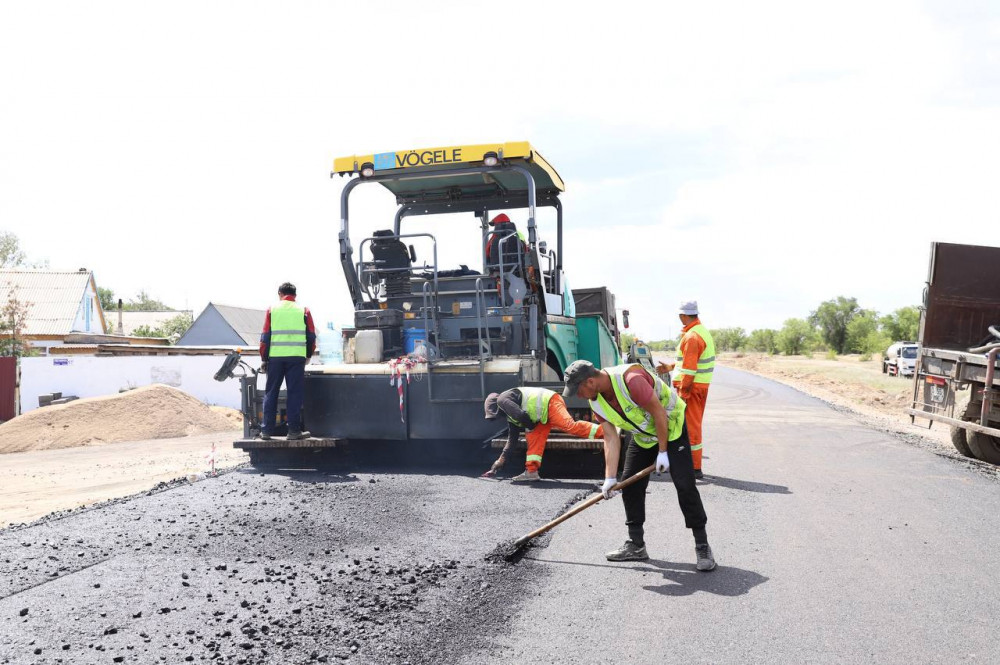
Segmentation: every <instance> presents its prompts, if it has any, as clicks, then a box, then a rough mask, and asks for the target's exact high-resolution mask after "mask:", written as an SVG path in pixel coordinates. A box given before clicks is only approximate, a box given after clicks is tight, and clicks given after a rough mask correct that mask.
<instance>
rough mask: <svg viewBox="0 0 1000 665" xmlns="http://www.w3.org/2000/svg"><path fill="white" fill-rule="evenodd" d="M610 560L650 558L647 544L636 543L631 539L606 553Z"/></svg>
mask: <svg viewBox="0 0 1000 665" xmlns="http://www.w3.org/2000/svg"><path fill="white" fill-rule="evenodd" d="M604 557H605V558H606V559H607V560H608V561H645V560H647V559H648V558H649V555H648V554H647V553H646V546H645V545H636V544H635V543H633V542H632V541H631V540H626V541H625V544H624V545H622V546H621V547H619V548H618V549H616V550H613V551H611V552H608V553H607V554H605V555H604Z"/></svg>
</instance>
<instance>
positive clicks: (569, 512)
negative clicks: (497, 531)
mask: <svg viewBox="0 0 1000 665" xmlns="http://www.w3.org/2000/svg"><path fill="white" fill-rule="evenodd" d="M654 468H656V465H655V464H654V465H653V466H650V467H648V468H645V469H643V470H642V471H640V472H639V473H637V474H635V475H634V476H630V477H629V478H626V479H625V480H623V481H621V482H620V483H618V484H616V485H614V486H612V487H611V489H612V491H615V490H621V489H624V488H626V487H628V486H629V485H631V484H632V483H634V482H637V481H639V480H641V479H643V478H645V477H646V476H648V475H649V474H651V473H653V469H654ZM603 498H604V495H603V494H601V493H600V492H598V493H597V494H595V495H594V496H592V497H590V498H589V499H587V500H586V501H584V502H583V503H581V504H579V505H576V506H574V507H572V508H570V509H569V510H567V511H566V512H565V513H563V514H562V515H560V516H559V517H557V518H555V519H554V520H552V521H551V522H549V523H548V524H546V525H545V526H542V527H539V528H537V529H535V530H534V531H532V532H531V533H528V534H525V535H523V536H521V537H520V538H518V539H517V540H515V541H514V545H513V546H514V547H515V548H518V547H520V546H521V545H524V544H525V543H526V542H528V541H529V540H531V539H532V538H537V537H538V536H540V535H542V534H543V533H545V532H546V531H549V530H551V529H552V528H553V527H555V526H557V525H559V524H561V523H563V522H565V521H566V520H568V519H569V518H571V517H573V516H574V515H576V514H577V513H580V512H583V511H584V510H586V509H587V508H590V507H591V506H592V505H594V504H595V503H598V502H599V501H601V499H603Z"/></svg>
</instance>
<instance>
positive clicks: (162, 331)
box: [132, 312, 625, 344]
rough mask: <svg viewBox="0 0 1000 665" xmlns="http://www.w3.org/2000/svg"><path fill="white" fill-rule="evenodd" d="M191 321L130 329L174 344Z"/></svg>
mask: <svg viewBox="0 0 1000 665" xmlns="http://www.w3.org/2000/svg"><path fill="white" fill-rule="evenodd" d="M192 323H194V317H193V316H191V314H189V313H188V312H183V313H181V314H178V315H177V316H175V317H173V318H171V319H167V320H166V321H164V322H163V323H162V324H161V325H159V326H157V327H156V328H150V327H149V326H139V327H138V328H136V329H135V330H133V331H132V334H133V335H135V336H136V337H162V338H164V339H169V340H170V343H171V344H174V343H176V342H177V340H178V339H180V337H181V335H183V334H184V333H186V332H187V330H188V328H190V327H191V324H192ZM624 337H625V336H624V335H622V338H623V339H624Z"/></svg>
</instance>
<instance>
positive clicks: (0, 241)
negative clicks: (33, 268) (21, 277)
mask: <svg viewBox="0 0 1000 665" xmlns="http://www.w3.org/2000/svg"><path fill="white" fill-rule="evenodd" d="M26 258H27V257H25V255H24V252H22V251H21V241H20V240H18V239H17V236H16V235H14V234H13V233H10V232H9V231H3V232H0V268H17V267H19V266H23V265H24V262H25V260H26Z"/></svg>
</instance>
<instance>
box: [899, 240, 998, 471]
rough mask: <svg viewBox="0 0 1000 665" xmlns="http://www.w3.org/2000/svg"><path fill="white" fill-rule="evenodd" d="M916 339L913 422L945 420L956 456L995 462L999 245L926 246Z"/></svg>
mask: <svg viewBox="0 0 1000 665" xmlns="http://www.w3.org/2000/svg"><path fill="white" fill-rule="evenodd" d="M919 337H920V338H919V345H920V348H919V351H918V353H917V363H916V370H915V372H914V383H913V403H912V405H911V407H910V408H909V409H908V411H907V412H908V413H909V414H910V418H911V421H915V420H916V419H921V420H926V421H927V422H928V427H930V426H931V425H933V423H935V422H939V423H942V424H944V425H947V426H949V427H950V428H951V440H952V443H953V444H954V446H955V448H956V449H957V450H958V451H959V452H960V453H961V454H962V455H965V456H967V457H974V458H977V459H980V460H982V461H984V462H989V463H991V464H1000V371H998V369H997V356H998V355H1000V247H984V246H979V245H959V244H952V243H943V242H936V243H933V244H932V245H931V256H930V269H929V271H928V275H927V286H926V288H925V289H924V297H923V307H922V311H921V315H920V333H919Z"/></svg>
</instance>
